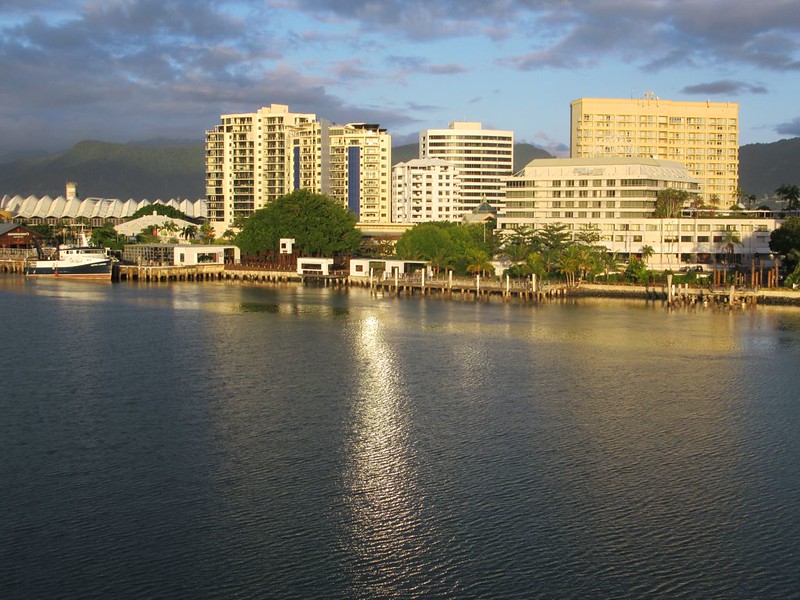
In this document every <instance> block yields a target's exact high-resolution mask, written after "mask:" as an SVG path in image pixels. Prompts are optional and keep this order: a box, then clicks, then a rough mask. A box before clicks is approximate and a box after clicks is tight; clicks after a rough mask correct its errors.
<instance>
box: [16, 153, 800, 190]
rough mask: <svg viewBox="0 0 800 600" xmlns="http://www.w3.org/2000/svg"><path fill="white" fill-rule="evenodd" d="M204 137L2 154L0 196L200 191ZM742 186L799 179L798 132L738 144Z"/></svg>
mask: <svg viewBox="0 0 800 600" xmlns="http://www.w3.org/2000/svg"><path fill="white" fill-rule="evenodd" d="M418 151H419V149H418V145H417V144H406V145H403V146H396V147H394V148H392V164H397V163H399V162H405V161H408V160H411V159H413V158H417V156H418ZM203 156H204V149H203V144H202V143H186V142H181V141H179V140H151V141H149V142H140V143H137V144H114V143H109V142H98V141H83V142H80V143H78V144H76V145H75V146H73V147H72V148H70V149H69V150H67V151H65V152H59V153H54V154H44V155H39V156H28V157H25V158H20V157H19V156H13V155H6V157H5V158H0V196H2V195H4V194H8V195H10V196H14V195H16V194H19V195H21V196H30V195H34V196H44V195H49V196H52V197H56V196H60V195H64V189H65V184H66V182H67V181H74V182H76V183H77V184H78V194H79V195H80V196H81V197H82V198H88V197H97V198H119V199H123V200H127V199H128V198H133V199H136V200H141V199H149V200H156V199H163V200H167V199H170V198H189V199H192V200H194V199H197V198H202V197H204V196H205V181H204V173H205V165H204V158H203ZM550 157H552V155H551V154H549V153H548V152H547V151H545V150H542V149H541V148H537V147H536V146H533V145H531V144H515V145H514V172H517V171H519V170H520V169H522V167H524V166H525V165H526V164H527V163H528V162H530V161H531V160H533V159H535V158H550ZM739 181H740V187H741V188H742V189H743V190H744V191H745V192H746V193H747V194H754V195H755V196H757V197H758V198H765V197H768V196H770V195H771V194H772V193H773V192H774V191H775V189H776V188H778V187H779V186H781V185H783V184H800V138H791V139H785V140H780V141H777V142H773V143H770V144H747V145H745V146H742V147H741V148H740V149H739Z"/></svg>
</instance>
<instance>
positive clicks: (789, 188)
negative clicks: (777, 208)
mask: <svg viewBox="0 0 800 600" xmlns="http://www.w3.org/2000/svg"><path fill="white" fill-rule="evenodd" d="M775 193H776V194H777V195H778V198H780V200H781V202H783V208H784V209H785V210H798V209H800V188H799V187H797V186H796V185H788V184H786V183H784V184H783V185H782V186H781V187H779V188H778V189H777V190H775Z"/></svg>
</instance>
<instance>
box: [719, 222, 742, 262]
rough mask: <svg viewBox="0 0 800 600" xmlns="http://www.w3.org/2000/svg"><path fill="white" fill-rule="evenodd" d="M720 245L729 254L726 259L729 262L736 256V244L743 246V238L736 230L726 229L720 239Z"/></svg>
mask: <svg viewBox="0 0 800 600" xmlns="http://www.w3.org/2000/svg"><path fill="white" fill-rule="evenodd" d="M719 245H720V247H721V248H722V249H723V250H724V251H725V253H726V254H727V258H726V259H725V260H726V261H727V262H728V263H732V262H733V258H734V253H735V251H736V246H741V245H742V240H741V238H740V237H739V234H738V233H736V232H735V231H734V230H732V229H726V230H725V232H724V233H723V235H722V240H720V242H719Z"/></svg>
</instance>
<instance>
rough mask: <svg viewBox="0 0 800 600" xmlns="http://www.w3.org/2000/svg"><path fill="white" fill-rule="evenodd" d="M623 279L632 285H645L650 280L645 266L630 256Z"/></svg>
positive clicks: (641, 261) (642, 262) (639, 260)
mask: <svg viewBox="0 0 800 600" xmlns="http://www.w3.org/2000/svg"><path fill="white" fill-rule="evenodd" d="M625 277H626V279H628V280H629V281H633V282H634V283H647V281H648V279H649V278H650V272H649V271H648V270H647V264H645V262H644V261H643V260H641V259H639V258H637V257H636V256H631V257H630V259H629V260H628V266H627V267H626V268H625Z"/></svg>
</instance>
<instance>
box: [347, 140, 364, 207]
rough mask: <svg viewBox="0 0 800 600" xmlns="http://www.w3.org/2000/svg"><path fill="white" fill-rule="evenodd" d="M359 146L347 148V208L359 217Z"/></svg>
mask: <svg viewBox="0 0 800 600" xmlns="http://www.w3.org/2000/svg"><path fill="white" fill-rule="evenodd" d="M360 188H361V148H359V147H358V146H350V147H348V148H347V208H348V209H350V212H351V213H353V214H354V215H355V216H356V219H360V218H361V214H360V213H361V210H360V209H361V194H360Z"/></svg>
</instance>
